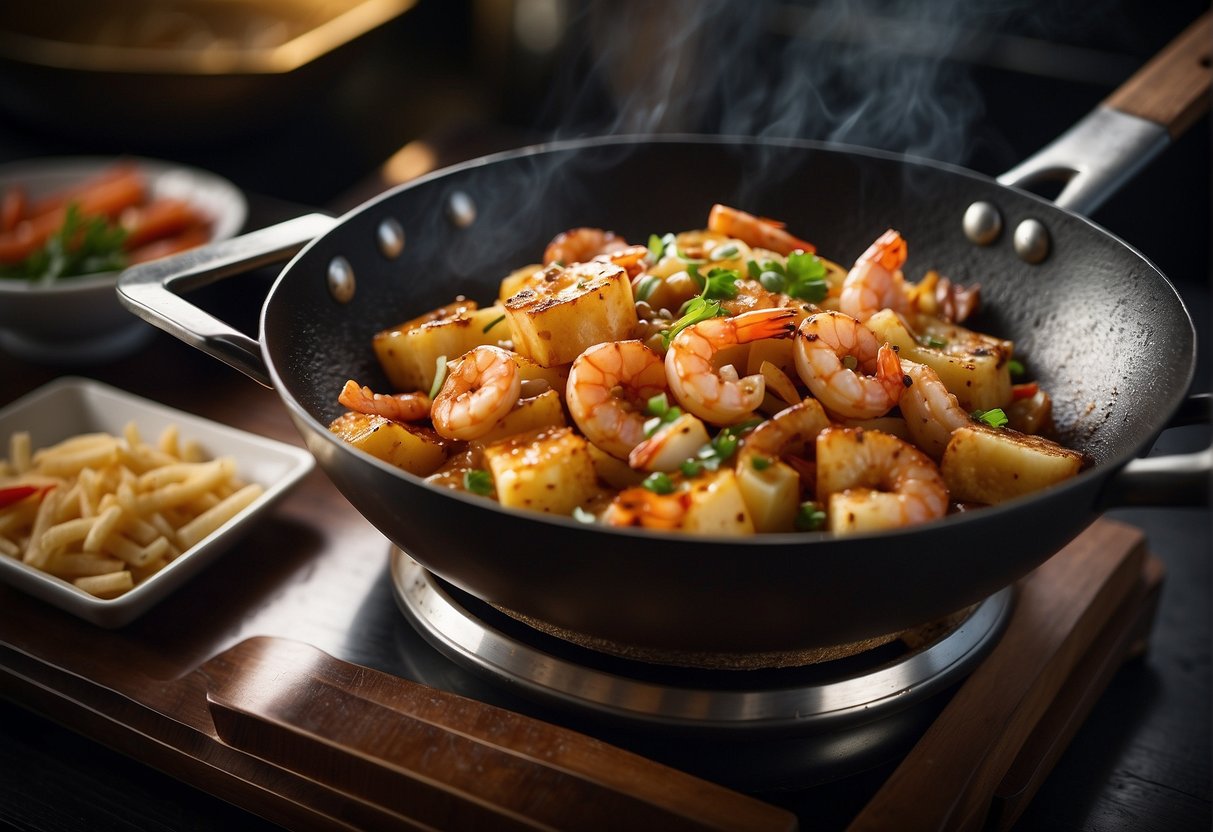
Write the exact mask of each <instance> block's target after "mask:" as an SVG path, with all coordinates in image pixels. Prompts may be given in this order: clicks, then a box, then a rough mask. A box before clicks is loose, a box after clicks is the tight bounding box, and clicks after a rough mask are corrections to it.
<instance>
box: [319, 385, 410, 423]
mask: <svg viewBox="0 0 1213 832" xmlns="http://www.w3.org/2000/svg"><path fill="white" fill-rule="evenodd" d="M337 401H338V402H340V403H341V404H343V405H344V406H345V407H348V408H349V409H350V410H353V411H355V412H356V413H366V414H368V415H371V416H382V417H384V418H385V419H392V420H393V421H396V422H416V421H418V420H420V419H424V418H426V417H427V416H429V415H430V407H431V406H432V404H433V402H431V401H430V397H429V396H427V395H426V394H425V393H397V394H395V395H390V394H388V393H376V392H375V391H373V390H371V388H369V387H363V386H361V385H359V384H358V382H356V381H354V380H353V379H350V380H349V381H347V382H346V383H345V387H343V388H342V389H341V395H339V396H337Z"/></svg>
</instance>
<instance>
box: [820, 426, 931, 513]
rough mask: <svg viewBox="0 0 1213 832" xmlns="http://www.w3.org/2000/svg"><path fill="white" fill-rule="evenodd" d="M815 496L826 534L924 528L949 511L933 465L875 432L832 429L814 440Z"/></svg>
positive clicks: (902, 444)
mask: <svg viewBox="0 0 1213 832" xmlns="http://www.w3.org/2000/svg"><path fill="white" fill-rule="evenodd" d="M817 497H818V499H819V500H823V501H827V506H828V514H829V525H830V531H832V532H834V533H836V534H847V533H856V532H869V531H879V530H881V529H895V528H900V527H902V526H912V525H915V524H917V523H926V522H927V521H929V520H935V519H937V518H939V517H943V516H944V515H945V514H946V513H947V510H948V488H947V485H945V484H944V481H943V477H942V476H941V475H940V473H939V469H938V468H936V467H935V463H934V462H932V461H931V460H930V458H929V457H927V455H926V454H924V453H923V452H922V451H920V450H918V449H917V448H915V447H914V446H913V445H911V444H909V443H908V442H904V441H902V440H901V439H898V438H897V437H895V436H890V435H889V434H887V433H881V432H880V431H877V430H863V429H862V428H841V427H832V428H827V429H826V430H824V431H822V432H821V433H820V434H819V435H818V437H817Z"/></svg>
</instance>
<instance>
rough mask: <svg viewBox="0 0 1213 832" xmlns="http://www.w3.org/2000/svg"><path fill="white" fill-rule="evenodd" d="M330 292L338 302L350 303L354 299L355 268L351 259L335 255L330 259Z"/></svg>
mask: <svg viewBox="0 0 1213 832" xmlns="http://www.w3.org/2000/svg"><path fill="white" fill-rule="evenodd" d="M328 284H329V294H330V295H332V296H333V300H335V301H337V302H338V303H349V302H350V301H351V300H353V299H354V270H353V269H352V268H350V261H349V260H346V259H345V258H344V257H334V258H333V259H332V260H330V261H329V273H328Z"/></svg>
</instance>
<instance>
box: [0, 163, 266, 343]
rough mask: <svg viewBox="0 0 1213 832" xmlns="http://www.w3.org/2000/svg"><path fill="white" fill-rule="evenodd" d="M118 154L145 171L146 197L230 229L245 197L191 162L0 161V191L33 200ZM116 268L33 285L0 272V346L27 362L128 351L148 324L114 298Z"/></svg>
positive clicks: (240, 222) (241, 214)
mask: <svg viewBox="0 0 1213 832" xmlns="http://www.w3.org/2000/svg"><path fill="white" fill-rule="evenodd" d="M119 161H128V162H132V163H134V164H135V165H136V166H137V167H138V169H139V170H140V171H142V172H143V173H144V175H146V176H147V180H148V188H149V194H150V195H151V196H152V197H175V198H178V199H185V200H188V201H189V202H191V203H193V204H194V205H195V206H196V207H197V208H198V210H200V211H202V212H203V213H205V214H206V215H207V216H208V217H210V218H211V219H212V222H213V223H214V224H213V228H212V237H211V239H212V240H222V239H226V238H228V237H233V236H235V235H236V234H237V233H238V232H239V231H240V230H241V228H243V226H244V221H245V218H246V217H247V215H248V203H247V202H246V200H245V198H244V194H243V193H242V192H241V191H240V189H239V188H237V187H236V186H235V185H233V184H232V183H231V182H229V181H227V180H226V179H223V178H222V177H219V176H216V175H215V174H213V173H208V172H206V171H202V170H198V169H195V168H190V167H186V166H184V165H178V164H174V163H171V162H162V161H157V160H154V159H142V158H137V157H122V158H121V159H119V158H116V157H104V158H103V157H97V158H91V157H63V158H46V159H31V160H28V161H21V162H13V163H10V164H7V165H0V193H2V192H3V191H5V190H6V189H7V188H8V187H10V186H12V185H17V184H20V185H22V186H23V187H24V188H25V189H26V192H27V193H28V194H29V196H30V197H31V198H33V199H37V198H38V197H40V196H44V195H48V194H51V193H54V192H56V191H59V190H61V189H63V188H65V187H68V186H71V185H72V184H75V183H77V182H80V181H82V180H85V179H88V178H89V177H91V176H93V175H95V174H97V173H100V172H101V171H102V170H104V169H106V168H109V167H112V166H113V165H114V164H116V163H117V162H119ZM118 274H119V272H106V273H104V274H95V275H82V276H80V277H69V278H64V279H62V280H59V281H56V282H54V283H51V284H50V285H39V284H36V283H30V282H27V281H23V280H4V279H0V349H3V350H5V351H7V352H9V353H12V354H13V355H17V356H20V357H22V358H26V359H28V360H31V361H38V362H44V363H54V364H74V365H88V364H97V363H101V362H105V361H112V360H113V359H115V358H118V357H120V356H122V355H125V354H127V353H129V352H132V351H134V350H135V349H137V348H138V347H139V346H141V345H142V344H143V343H144V341H146V340H147V339H148V338H149V337H150V336H151V335H152V334H153V333H154V332H155V328H154V327H152V326H151V325H150V324H147V323H144V322H143V321H142V320H140V319H139V318H137V317H135V316H134V315H132V314H131V313H130V312H129V311H128V310H127V309H126V308H124V307H123V306H122V305H121V304H120V303H119V302H118V293H117V289H116V288H115V287H116V285H117V281H118Z"/></svg>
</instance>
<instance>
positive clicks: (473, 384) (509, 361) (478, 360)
mask: <svg viewBox="0 0 1213 832" xmlns="http://www.w3.org/2000/svg"><path fill="white" fill-rule="evenodd" d="M521 392H522V376H521V374H520V373H519V371H518V364H517V362H515V361H514V356H513V355H511V354H510V353H508V352H506V351H505V350H503V349H501V348H500V347H492V346H488V345H482V346H479V347H475V348H473V349H472V350H470V351H469V352H467V353H464V355H463V357H462V358H460V359H459V364H458V366H456V367H455V368H454V369H453V370H451V372H450V374H449V375H448V376H447V377H446V381H445V382H443V385H442V391H441V392H439V393H438V395H437V396H436V397H434V409H433V412H432V414H431V418H432V419H433V422H434V430H436V431H438V433H439V434H441V435H442V436H445V437H446V438H447V439H476V438H477V437H480V436H483V435H484V434H486V433H488V432H489V431H490V430H491V429H492V427H493V425H495V424H496V423H497V421H498V420H499V419H502V418H504V417H505V415H506V414H507V413H509V412H510V411H511V410H513V408H514V405H516V404H517V403H518V397H519V395H521Z"/></svg>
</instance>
